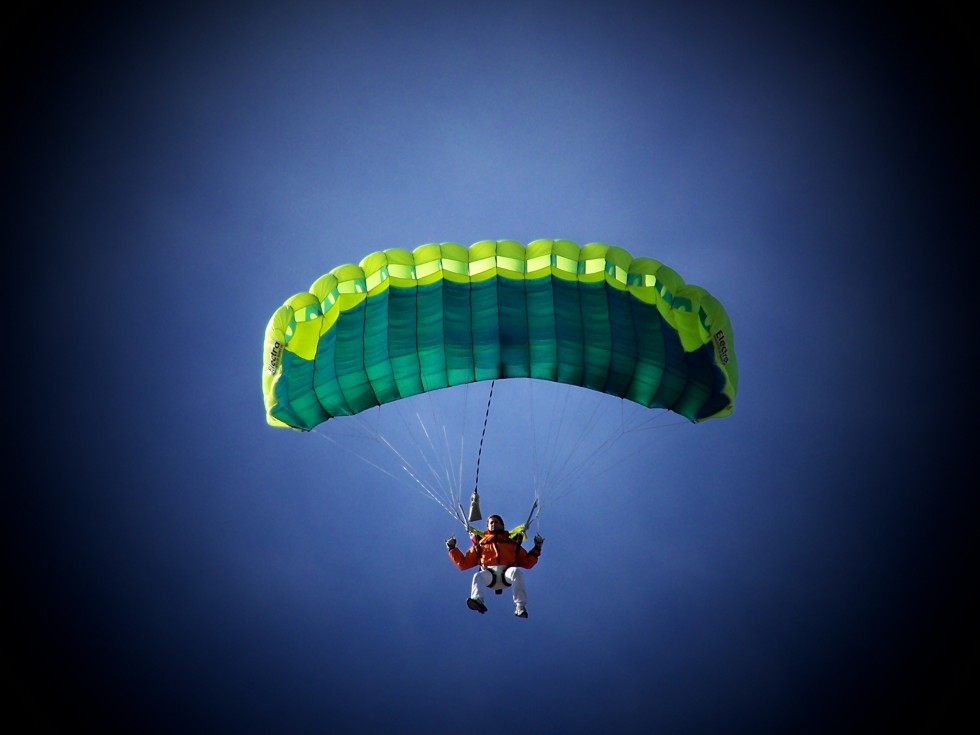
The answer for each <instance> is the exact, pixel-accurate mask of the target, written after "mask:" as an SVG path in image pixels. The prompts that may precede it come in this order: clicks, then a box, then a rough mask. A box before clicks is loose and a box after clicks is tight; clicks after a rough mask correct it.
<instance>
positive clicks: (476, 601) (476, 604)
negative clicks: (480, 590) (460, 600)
mask: <svg viewBox="0 0 980 735" xmlns="http://www.w3.org/2000/svg"><path fill="white" fill-rule="evenodd" d="M466 606H467V607H468V608H469V609H470V610H476V611H477V612H478V613H480V615H483V613H485V612H486V611H487V606H486V605H484V604H483V600H481V599H480V598H479V597H470V598H469V599H467V600H466Z"/></svg>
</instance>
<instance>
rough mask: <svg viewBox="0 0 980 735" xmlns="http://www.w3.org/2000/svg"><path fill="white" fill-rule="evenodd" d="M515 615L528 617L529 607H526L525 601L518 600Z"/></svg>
mask: <svg viewBox="0 0 980 735" xmlns="http://www.w3.org/2000/svg"><path fill="white" fill-rule="evenodd" d="M514 615H516V616H517V617H519V618H526V617H527V608H526V607H524V605H523V603H520V602H518V603H517V606H516V607H515V608H514Z"/></svg>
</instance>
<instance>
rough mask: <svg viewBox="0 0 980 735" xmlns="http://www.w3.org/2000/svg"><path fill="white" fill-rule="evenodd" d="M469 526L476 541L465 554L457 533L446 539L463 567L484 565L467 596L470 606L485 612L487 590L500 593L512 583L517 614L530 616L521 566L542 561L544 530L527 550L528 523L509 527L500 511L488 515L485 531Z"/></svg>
mask: <svg viewBox="0 0 980 735" xmlns="http://www.w3.org/2000/svg"><path fill="white" fill-rule="evenodd" d="M468 530H469V531H470V539H471V541H472V542H473V545H472V546H470V548H469V550H468V551H467V552H466V553H465V554H464V553H463V552H462V551H460V550H459V549H458V548H457V546H456V536H455V535H453V536H450V537H449V538H448V539H446V547H447V548H448V549H449V558H450V559H452V561H453V563H454V564H455V565H456V566H457V567H459V569H460V571H466V570H467V569H472V568H473V567H475V566H479V567H480V569H479V571H477V572H476V574H474V575H473V582H472V584H471V586H470V596H469V598H468V599H467V600H466V605H467V607H469V608H470V610H476V611H477V612H479V613H481V614H482V613H485V612H486V611H487V605H486V603H485V602H484V599H483V594H482V593H483V590H484V589H492V590H493V591H494V593H495V594H498V595H500V594H503V591H504V590H505V589H506V588H508V587H510V588H511V592H512V594H513V597H514V615H516V616H517V617H519V618H526V617H527V590H526V588H525V586H524V575H523V573H522V572H521V570H522V569H531V568H532V567H534V565H535V564H537V563H538V557H540V556H541V547H542V545H543V544H544V539H543V538H542V537H541V534H536V535H535V536H534V548H532V549H531V550H530V551H525V549H524V547H523V546H522V544H523V541H524V531H525V530H526V526H518V527H517V528H516V529H514V530H513V531H508V530H507V527H506V526H505V525H504V520H503V518H501V517H500V516H499V515H492V516H490V517H489V518H487V530H486V531H485V532H483V533H481V532H480V531H478V530H476V529H475V528H472V527H469V528H468Z"/></svg>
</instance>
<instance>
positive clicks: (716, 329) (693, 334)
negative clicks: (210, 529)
mask: <svg viewBox="0 0 980 735" xmlns="http://www.w3.org/2000/svg"><path fill="white" fill-rule="evenodd" d="M501 378H535V379H540V380H548V381H555V382H559V383H567V384H570V385H576V386H581V387H583V388H587V389H591V390H595V391H600V392H604V393H609V394H611V395H614V396H619V397H621V398H625V399H628V400H630V401H635V402H636V403H639V404H641V405H643V406H647V407H651V408H666V409H669V410H671V411H674V412H676V413H678V414H680V415H682V416H684V417H686V418H688V419H689V420H691V421H702V420H704V419H708V418H716V417H722V416H727V415H729V414H730V413H731V412H732V410H733V409H734V399H735V393H736V389H737V386H738V368H737V364H736V361H735V352H734V341H733V337H732V328H731V323H730V321H729V318H728V315H727V314H726V313H725V310H724V308H723V307H722V306H721V304H720V303H719V302H718V301H716V300H715V299H714V298H713V297H712V296H711V295H710V294H709V293H708V292H707V291H705V290H704V289H702V288H700V287H698V286H694V285H689V284H685V283H684V281H683V280H682V279H681V277H680V276H679V275H678V274H677V273H675V272H674V271H672V270H671V269H670V268H668V267H667V266H665V265H662V264H661V263H659V262H657V261H656V260H651V259H649V258H634V257H633V256H632V255H630V253H628V252H627V251H626V250H623V249H622V248H618V247H613V246H609V245H605V244H601V243H592V244H588V245H585V246H582V247H580V246H579V245H577V244H576V243H574V242H571V241H568V240H535V241H534V242H531V243H529V244H528V245H527V246H524V245H522V244H521V243H518V242H514V241H512V240H483V241H480V242H477V243H474V244H473V245H471V246H470V247H469V248H467V247H465V246H463V245H460V244H457V243H439V244H428V245H422V246H420V247H418V248H416V249H415V250H414V251H411V252H409V251H408V250H402V249H391V250H385V251H383V252H375V253H371V254H370V255H368V256H366V257H365V258H364V259H363V260H361V262H360V264H359V265H352V264H346V265H341V266H338V267H336V268H334V269H333V270H331V271H330V272H329V273H327V274H326V275H323V276H321V277H320V278H319V279H317V280H316V281H315V282H314V283H313V285H312V286H311V287H310V290H309V291H308V292H304V293H299V294H296V295H295V296H293V297H291V298H290V299H288V300H287V301H286V303H285V304H284V305H283V306H281V307H280V308H279V309H278V310H277V311H276V312H275V314H273V316H272V319H271V320H270V321H269V325H268V327H267V329H266V334H265V352H264V369H263V378H262V389H263V392H264V394H265V409H266V419H267V421H268V422H269V423H270V424H271V425H273V426H286V427H292V428H295V429H300V430H309V429H312V428H313V427H314V426H316V425H317V424H319V423H321V422H323V421H326V420H327V419H330V418H333V417H335V416H348V415H352V414H356V413H359V412H361V411H364V410H365V409H368V408H371V407H373V406H378V405H380V404H384V403H388V402H390V401H396V400H399V399H401V398H406V397H408V396H412V395H416V394H419V393H423V392H426V391H433V390H438V389H440V388H447V387H449V386H455V385H462V384H465V383H472V382H476V381H482V380H495V379H501Z"/></svg>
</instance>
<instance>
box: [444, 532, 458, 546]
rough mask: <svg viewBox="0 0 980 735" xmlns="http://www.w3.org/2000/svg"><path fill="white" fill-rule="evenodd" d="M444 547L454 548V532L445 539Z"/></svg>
mask: <svg viewBox="0 0 980 735" xmlns="http://www.w3.org/2000/svg"><path fill="white" fill-rule="evenodd" d="M446 548H447V549H455V548H456V535H455V534H453V535H452V536H450V537H449V538H447V539H446Z"/></svg>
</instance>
